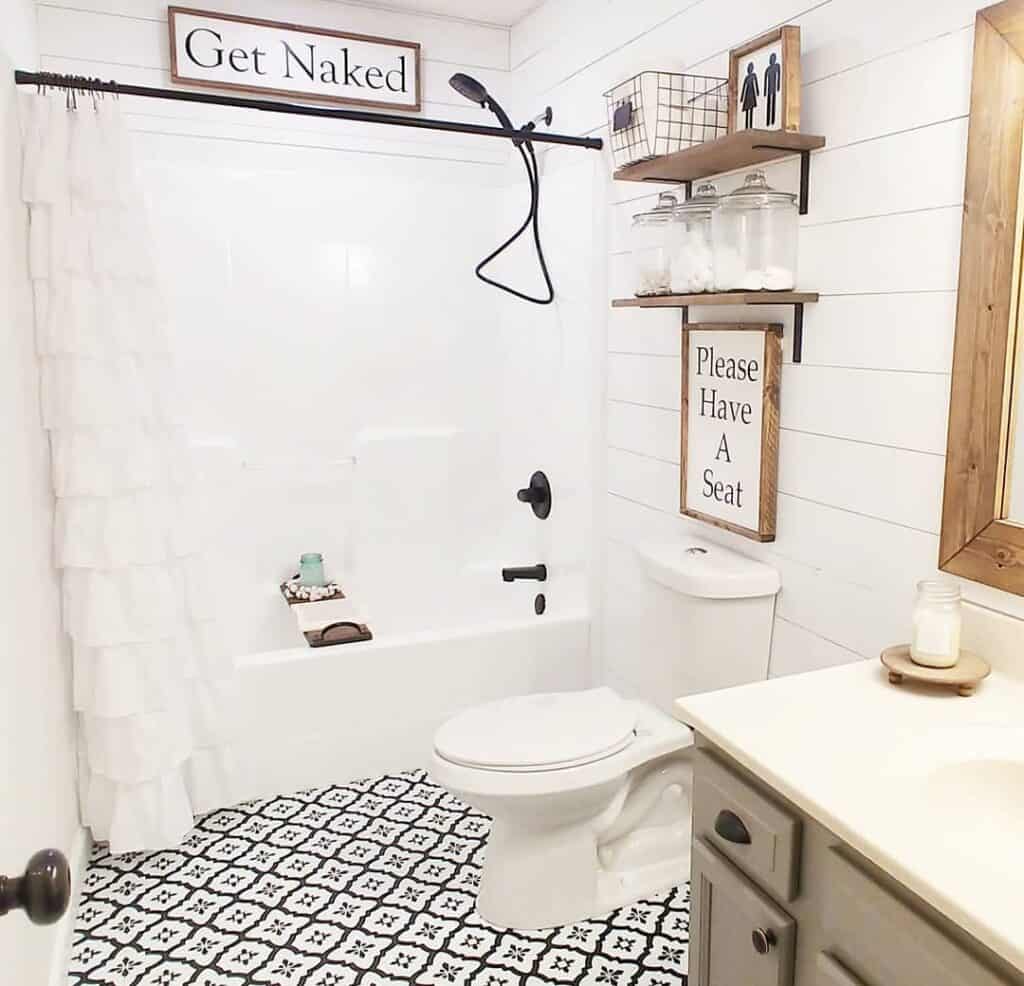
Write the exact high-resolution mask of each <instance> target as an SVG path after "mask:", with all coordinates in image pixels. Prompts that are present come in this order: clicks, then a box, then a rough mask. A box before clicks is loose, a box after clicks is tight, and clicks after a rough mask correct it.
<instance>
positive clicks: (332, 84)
mask: <svg viewBox="0 0 1024 986" xmlns="http://www.w3.org/2000/svg"><path fill="white" fill-rule="evenodd" d="M167 24H168V28H169V31H170V42H171V78H172V79H173V80H174V81H175V82H185V83H188V84H189V85H193V86H205V87H208V88H212V89H235V90H238V89H240V90H243V91H245V92H255V93H262V94H265V95H273V96H292V97H299V98H301V99H303V100H317V101H325V102H331V103H346V104H356V105H360V106H373V107H378V108H381V109H392V110H419V109H420V105H421V103H420V46H419V44H417V43H416V42H414V41H396V40H394V39H393V38H378V37H372V36H370V35H365V34H349V33H347V32H344V31H332V30H328V29H327V28H322V27H305V26H303V25H301V24H287V23H283V22H280V21H267V20H260V19H258V18H255V17H242V16H239V15H237V14H223V13H218V12H215V11H210V10H193V9H191V8H188V7H168V8H167Z"/></svg>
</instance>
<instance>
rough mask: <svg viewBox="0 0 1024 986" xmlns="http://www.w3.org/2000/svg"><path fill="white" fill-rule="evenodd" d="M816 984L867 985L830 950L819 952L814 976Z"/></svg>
mask: <svg viewBox="0 0 1024 986" xmlns="http://www.w3.org/2000/svg"><path fill="white" fill-rule="evenodd" d="M814 984H815V986H867V983H865V982H863V981H862V980H860V979H858V978H857V977H856V976H855V975H854V974H853V973H852V972H850V970H849V969H847V968H846V967H845V966H842V965H840V964H839V963H838V962H837V961H836V960H835V959H834V958H832V956H831V955H829V954H828V952H819V953H818V961H817V968H816V969H815V976H814Z"/></svg>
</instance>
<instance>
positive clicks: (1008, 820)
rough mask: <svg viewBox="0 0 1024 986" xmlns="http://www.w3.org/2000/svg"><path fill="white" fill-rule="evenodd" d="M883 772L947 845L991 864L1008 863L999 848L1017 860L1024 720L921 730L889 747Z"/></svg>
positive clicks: (1022, 813)
mask: <svg viewBox="0 0 1024 986" xmlns="http://www.w3.org/2000/svg"><path fill="white" fill-rule="evenodd" d="M882 775H883V776H886V777H888V778H889V779H891V780H892V781H895V782H896V783H895V785H894V792H893V793H894V795H895V796H898V797H900V798H901V799H908V800H909V802H910V803H911V804H912V805H913V808H910V805H908V809H910V811H911V812H912V814H911V816H910V817H912V818H914V819H919V820H920V824H921V826H922V828H923V829H927V830H928V834H929V836H930V837H931V838H933V839H935V840H937V841H940V842H941V843H942V844H943V845H944V846H945V847H947V848H948V849H949V850H950V851H952V852H954V853H956V854H957V855H959V856H970V857H972V858H975V857H976V856H981V857H988V858H989V862H990V863H991V865H992V866H993V867H996V868H998V867H1000V866H1005V865H1006V864H1007V863H1008V862H1009V861H1008V860H1007V857H1006V855H1005V854H1004V849H1005V850H1006V851H1009V852H1010V853H1011V854H1012V855H1013V856H1014V857H1015V860H1019V859H1024V839H1021V834H1022V833H1024V727H1020V726H963V727H950V728H946V729H940V730H926V731H925V732H924V733H922V734H921V735H919V736H917V737H915V738H914V739H912V740H911V741H909V742H908V743H906V744H904V745H902V746H900V747H898V748H897V749H895V750H894V751H893V755H892V758H891V759H890V761H889V764H888V765H887V767H886V769H885V770H883V771H882ZM897 792H898V794H897ZM997 845H998V846H1000V847H1001V848H1000V853H993V852H991V851H990V850H991V849H992V847H994V846H997Z"/></svg>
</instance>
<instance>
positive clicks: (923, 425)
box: [781, 363, 949, 455]
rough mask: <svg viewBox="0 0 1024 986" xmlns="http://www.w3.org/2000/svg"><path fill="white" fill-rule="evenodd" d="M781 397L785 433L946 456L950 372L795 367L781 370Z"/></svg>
mask: <svg viewBox="0 0 1024 986" xmlns="http://www.w3.org/2000/svg"><path fill="white" fill-rule="evenodd" d="M782 395H783V396H782V408H781V410H782V416H781V426H782V427H783V428H784V429H795V430H797V431H807V432H814V433H817V434H822V435H831V436H833V437H835V438H849V439H854V440H856V441H860V442H874V443H876V444H879V445H889V446H892V447H895V448H904V449H910V450H912V451H915V452H932V453H934V454H936V455H944V454H945V451H946V419H947V418H948V415H949V378H948V376H946V375H945V374H932V373H902V372H897V371H892V370H855V369H847V368H845V367H834V366H813V365H803V364H800V365H795V364H792V363H790V364H787V365H786V366H785V367H784V368H783V371H782ZM894 408H899V409H900V410H899V413H896V414H894V413H893V409H894Z"/></svg>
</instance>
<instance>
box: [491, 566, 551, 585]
mask: <svg viewBox="0 0 1024 986" xmlns="http://www.w3.org/2000/svg"><path fill="white" fill-rule="evenodd" d="M501 577H502V579H503V580H504V581H505V582H517V581H519V580H520V579H522V580H524V581H531V582H547V580H548V567H547V565H526V566H523V567H521V568H503V569H502V570H501Z"/></svg>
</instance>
